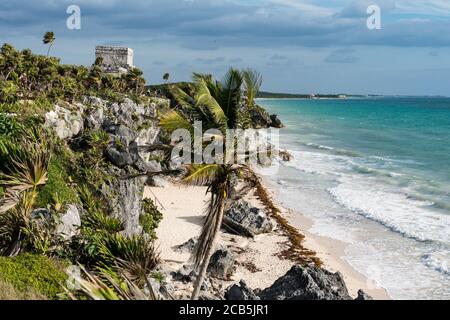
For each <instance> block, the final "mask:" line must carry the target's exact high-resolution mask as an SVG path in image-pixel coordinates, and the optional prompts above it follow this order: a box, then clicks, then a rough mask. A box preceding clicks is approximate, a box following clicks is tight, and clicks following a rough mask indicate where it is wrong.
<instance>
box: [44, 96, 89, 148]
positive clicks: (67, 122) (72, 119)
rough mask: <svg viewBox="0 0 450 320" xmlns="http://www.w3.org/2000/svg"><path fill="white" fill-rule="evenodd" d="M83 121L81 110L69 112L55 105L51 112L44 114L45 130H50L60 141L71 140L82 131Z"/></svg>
mask: <svg viewBox="0 0 450 320" xmlns="http://www.w3.org/2000/svg"><path fill="white" fill-rule="evenodd" d="M83 124H84V121H83V116H82V110H78V111H76V112H71V111H70V110H68V109H66V108H63V107H60V106H58V105H55V109H54V110H53V111H50V112H47V113H46V114H45V124H44V126H45V127H46V128H51V129H53V131H54V132H55V133H56V135H57V136H58V137H59V138H60V139H62V140H65V139H71V138H73V137H75V136H77V135H78V134H79V133H81V132H82V131H83V127H84V125H83Z"/></svg>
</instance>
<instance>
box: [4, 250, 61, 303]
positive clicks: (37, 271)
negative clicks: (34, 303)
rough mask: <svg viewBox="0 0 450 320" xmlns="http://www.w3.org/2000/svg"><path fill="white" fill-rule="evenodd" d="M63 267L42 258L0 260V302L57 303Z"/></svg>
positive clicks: (25, 255) (21, 257) (8, 258)
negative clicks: (11, 300) (34, 300)
mask: <svg viewBox="0 0 450 320" xmlns="http://www.w3.org/2000/svg"><path fill="white" fill-rule="evenodd" d="M65 267H66V265H65V263H63V262H60V261H57V260H54V259H51V258H47V257H45V256H42V255H33V254H22V255H19V256H17V257H14V258H10V257H0V299H18V300H20V299H46V298H48V299H57V297H58V294H59V293H62V291H63V290H62V287H61V285H63V284H64V283H65V281H66V279H67V274H66V273H65V272H64V268H65Z"/></svg>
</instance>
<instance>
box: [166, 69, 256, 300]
mask: <svg viewBox="0 0 450 320" xmlns="http://www.w3.org/2000/svg"><path fill="white" fill-rule="evenodd" d="M193 80H194V92H193V94H191V93H188V92H185V91H182V90H181V89H178V90H177V91H176V92H174V93H173V94H174V96H175V97H176V99H177V102H178V104H179V108H178V110H176V111H175V110H172V111H170V112H169V113H167V114H166V115H164V116H162V118H161V122H160V123H161V126H162V127H164V128H165V129H166V130H168V131H169V132H173V131H174V130H176V129H179V128H184V129H187V130H189V131H190V132H191V133H192V132H194V127H193V123H192V122H193V121H201V122H202V129H203V132H205V131H206V130H208V129H218V130H219V131H220V132H221V134H222V137H226V131H227V129H235V128H237V127H238V126H239V120H238V119H239V118H238V112H239V104H240V100H241V87H242V83H243V79H242V75H241V73H240V72H239V71H237V70H235V69H230V70H229V71H228V73H227V74H226V76H225V77H224V79H223V80H222V81H215V80H214V79H213V78H212V76H210V75H202V74H194V76H193ZM224 139H226V138H224ZM232 143H234V142H232ZM223 145H224V146H226V145H227V143H226V141H223ZM224 154H226V151H225V152H224ZM186 169H187V170H186V172H187V174H186V175H185V177H184V178H183V180H182V181H183V182H184V183H186V184H189V185H207V186H208V193H209V194H210V200H209V202H208V204H207V207H206V208H205V213H206V215H205V218H204V222H203V227H202V230H201V234H200V236H199V240H198V242H197V245H196V247H195V250H194V253H193V256H192V260H193V262H194V265H195V267H196V270H197V271H198V275H197V278H196V281H195V283H194V291H193V294H192V299H193V300H195V299H198V296H199V293H200V288H201V286H202V283H203V280H204V278H205V275H206V270H207V267H208V264H209V261H210V258H211V255H212V253H213V249H214V245H215V242H216V240H217V237H218V234H219V231H220V228H221V225H222V220H223V214H224V210H225V208H226V206H227V205H228V204H229V203H230V201H231V200H235V199H237V198H239V197H243V195H244V194H245V193H246V192H247V191H249V188H244V189H242V190H240V192H238V193H235V192H234V184H233V178H234V177H235V176H236V175H237V176H241V177H244V178H245V179H247V180H248V181H251V180H252V178H253V177H254V175H253V173H252V171H251V169H250V168H249V167H248V166H247V165H245V164H243V165H242V164H241V165H235V164H216V163H214V164H196V165H186Z"/></svg>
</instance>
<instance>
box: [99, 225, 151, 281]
mask: <svg viewBox="0 0 450 320" xmlns="http://www.w3.org/2000/svg"><path fill="white" fill-rule="evenodd" d="M99 253H100V255H101V256H102V257H103V258H104V260H105V262H106V263H108V264H117V265H118V266H119V267H120V268H121V269H123V272H124V273H125V274H126V275H127V277H128V278H129V279H131V280H133V281H134V282H136V283H139V284H143V283H145V279H146V278H147V276H148V275H149V274H150V273H151V272H152V271H154V269H155V268H156V266H157V265H158V264H159V262H160V258H159V253H158V251H157V249H156V248H155V246H154V243H153V241H152V240H151V239H147V238H145V237H144V236H143V235H135V236H132V237H126V236H124V235H122V234H119V233H116V234H112V235H107V234H105V236H104V238H103V239H102V240H101V243H100V245H99Z"/></svg>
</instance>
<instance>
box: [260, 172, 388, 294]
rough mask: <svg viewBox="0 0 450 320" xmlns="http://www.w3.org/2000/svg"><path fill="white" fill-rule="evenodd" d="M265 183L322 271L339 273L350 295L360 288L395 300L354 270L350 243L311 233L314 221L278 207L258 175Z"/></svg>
mask: <svg viewBox="0 0 450 320" xmlns="http://www.w3.org/2000/svg"><path fill="white" fill-rule="evenodd" d="M258 176H259V177H260V179H261V180H262V184H263V186H264V188H265V189H266V190H267V191H268V193H269V195H270V196H271V197H272V200H273V202H274V203H275V205H276V206H278V208H279V209H280V211H281V214H282V215H283V216H284V217H285V218H286V219H287V221H288V222H289V223H290V224H291V225H292V226H293V227H295V228H296V229H297V230H298V231H299V232H300V233H302V234H303V235H304V236H305V239H304V241H303V244H304V246H305V248H307V249H310V250H312V251H314V252H315V253H316V256H317V257H318V258H319V259H320V260H321V261H322V263H323V265H322V268H325V269H327V270H329V271H331V272H340V273H341V274H342V276H343V278H344V280H345V284H346V285H347V289H348V291H349V293H350V295H351V296H357V292H358V290H359V289H362V290H364V291H365V292H366V293H367V294H369V295H370V296H372V297H373V298H374V299H375V300H393V299H392V297H391V296H390V295H389V293H388V292H387V290H386V289H385V288H382V287H379V286H376V285H375V284H373V282H372V281H371V280H370V279H369V278H368V277H366V276H365V275H363V274H362V273H360V272H359V271H357V270H355V269H354V268H353V266H352V265H351V264H350V263H349V262H348V261H347V260H345V258H344V256H345V248H346V247H347V245H348V244H347V243H345V242H343V241H340V240H336V239H333V238H330V237H325V236H319V235H316V234H314V233H312V232H310V231H309V230H310V229H311V228H312V226H313V224H314V220H312V219H311V218H308V217H306V216H305V215H304V214H303V213H301V212H297V211H294V210H291V209H289V208H285V207H283V206H280V205H279V201H277V197H276V191H274V190H273V189H274V187H271V186H270V183H268V182H267V179H266V178H265V177H263V176H261V175H260V174H258Z"/></svg>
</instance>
